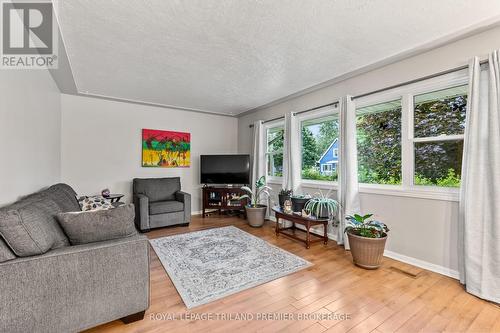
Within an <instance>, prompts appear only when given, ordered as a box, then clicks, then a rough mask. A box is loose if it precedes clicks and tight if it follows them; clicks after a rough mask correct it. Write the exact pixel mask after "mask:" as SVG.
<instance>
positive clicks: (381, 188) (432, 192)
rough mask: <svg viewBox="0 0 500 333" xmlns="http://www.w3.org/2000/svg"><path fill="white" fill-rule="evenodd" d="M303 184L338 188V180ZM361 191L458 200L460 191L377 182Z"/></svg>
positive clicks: (278, 182) (276, 180)
mask: <svg viewBox="0 0 500 333" xmlns="http://www.w3.org/2000/svg"><path fill="white" fill-rule="evenodd" d="M267 182H268V183H269V184H273V185H281V184H283V179H282V178H270V179H268V181H267ZM301 185H302V186H303V187H305V188H313V189H321V190H333V191H337V190H338V183H337V182H329V181H324V180H307V179H304V180H302V181H301ZM359 193H366V194H378V195H390V196H395V197H407V198H419V199H431V200H441V201H454V202H458V200H459V197H460V193H459V190H458V189H457V188H433V187H422V188H412V189H409V188H403V187H401V186H396V185H375V184H359Z"/></svg>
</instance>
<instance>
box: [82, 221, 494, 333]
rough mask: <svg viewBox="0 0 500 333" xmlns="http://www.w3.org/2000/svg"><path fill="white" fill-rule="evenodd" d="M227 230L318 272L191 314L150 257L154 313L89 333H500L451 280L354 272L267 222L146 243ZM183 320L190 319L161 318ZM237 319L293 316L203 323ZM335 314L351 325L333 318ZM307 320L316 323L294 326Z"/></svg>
mask: <svg viewBox="0 0 500 333" xmlns="http://www.w3.org/2000/svg"><path fill="white" fill-rule="evenodd" d="M225 225H234V226H237V227H239V228H241V229H242V230H245V231H247V232H249V233H251V234H253V235H256V236H259V237H261V238H262V239H264V240H266V241H268V242H270V243H272V244H274V245H277V246H279V247H281V248H283V249H285V250H287V251H290V252H292V253H294V254H296V255H298V256H301V257H303V258H305V259H307V260H309V261H311V262H313V263H314V264H315V265H314V266H312V267H310V268H308V269H305V270H302V271H299V272H297V273H294V274H291V275H288V276H286V277H283V278H280V279H278V280H274V281H271V282H269V283H266V284H263V285H261V286H258V287H255V288H251V289H248V290H245V291H242V292H240V293H238V294H235V295H232V296H229V297H226V298H223V299H221V300H218V301H215V302H213V303H210V304H207V305H203V306H201V307H198V308H195V309H193V310H191V311H188V310H186V308H185V306H184V304H183V302H182V300H181V298H180V297H179V295H178V294H177V291H176V289H175V287H174V286H173V284H172V282H171V281H170V279H169V277H168V275H167V274H166V273H165V271H164V269H163V267H162V265H161V263H160V261H159V260H158V257H157V256H156V254H155V253H154V251H153V250H151V306H150V308H149V309H148V311H147V312H146V316H145V318H144V320H142V321H140V322H135V323H132V324H128V325H124V324H123V323H121V322H119V321H115V322H112V323H108V324H105V325H102V326H99V327H96V328H93V329H91V330H89V331H88V332H95V333H96V332H109V333H111V332H136V333H139V332H141V333H149V332H151V333H153V332H155V333H159V332H280V331H281V332H347V331H349V332H376V333H383V332H418V331H421V332H438V331H444V332H500V308H499V307H497V306H496V305H494V304H492V303H489V302H486V301H483V300H481V299H479V298H476V297H474V296H472V295H470V294H468V293H466V292H465V291H464V289H463V287H462V286H461V285H460V284H459V283H458V281H456V280H454V279H451V278H448V277H445V276H442V275H439V274H436V273H432V272H429V271H426V270H423V269H420V268H417V267H413V266H410V265H407V264H404V263H401V262H398V261H395V260H392V259H389V258H384V263H383V266H382V267H381V268H380V269H378V270H375V271H369V270H364V269H361V268H357V267H355V266H354V265H353V264H352V262H351V256H350V254H349V252H346V251H344V249H343V248H342V247H339V246H337V245H336V243H335V242H333V241H329V244H328V245H327V246H324V245H323V244H321V243H317V244H314V245H312V246H311V248H310V249H309V250H306V249H305V247H304V245H303V244H302V243H299V242H295V241H293V240H290V239H288V238H285V237H282V236H280V237H279V238H276V236H275V234H274V230H273V224H272V223H271V222H268V223H266V225H265V226H264V227H263V228H258V229H254V228H251V227H249V226H248V225H247V224H245V223H244V220H242V219H240V218H236V217H221V218H219V217H209V218H205V219H202V218H201V217H194V218H193V221H192V222H191V225H190V226H189V227H179V228H164V229H158V230H154V231H151V232H149V233H148V237H149V238H157V237H162V236H166V235H171V234H176V233H184V232H189V231H193V230H200V229H204V228H212V227H219V226H225ZM186 313H189V314H191V318H190V319H191V320H167V319H171V318H165V317H164V318H163V320H162V318H161V316H169V315H170V316H173V315H177V316H180V315H181V314H186ZM238 313H242V314H245V313H252V314H255V315H256V314H257V313H268V314H280V313H281V314H290V313H292V314H294V315H295V317H293V319H295V320H203V319H204V318H203V315H207V314H233V315H236V314H238ZM335 313H336V314H347V315H349V319H347V320H334V319H333V318H330V317H331V314H335ZM307 314H314V315H315V317H314V318H312V319H311V318H305V319H307V320H297V316H299V315H302V316H304V315H307ZM327 315H330V317H328V316H327ZM152 316H153V317H154V319H153V318H152ZM323 318H324V319H323ZM158 319H160V320H158ZM243 319H244V318H243Z"/></svg>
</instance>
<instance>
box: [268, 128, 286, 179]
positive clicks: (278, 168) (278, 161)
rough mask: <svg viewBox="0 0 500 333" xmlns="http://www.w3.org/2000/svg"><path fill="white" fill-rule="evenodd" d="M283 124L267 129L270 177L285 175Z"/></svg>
mask: <svg viewBox="0 0 500 333" xmlns="http://www.w3.org/2000/svg"><path fill="white" fill-rule="evenodd" d="M284 132H285V130H284V128H283V126H276V127H271V128H268V129H267V150H266V158H267V175H268V176H270V177H282V176H283V140H284Z"/></svg>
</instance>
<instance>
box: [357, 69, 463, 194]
mask: <svg viewBox="0 0 500 333" xmlns="http://www.w3.org/2000/svg"><path fill="white" fill-rule="evenodd" d="M467 83H468V71H467V70H466V69H465V70H462V71H459V72H454V73H450V74H447V75H442V76H439V77H436V78H433V79H429V80H426V81H421V82H417V83H413V84H410V85H407V86H404V87H399V88H396V89H392V90H389V91H386V92H382V93H379V94H374V95H369V96H366V97H363V98H360V99H359V100H357V101H356V109H358V108H362V107H365V106H370V105H374V104H378V103H384V102H390V101H394V100H398V99H401V164H402V170H401V176H402V184H401V185H384V184H364V183H360V184H359V191H360V193H372V194H380V195H393V196H399V197H412V198H424V199H436V200H445V201H458V200H459V189H458V188H450V187H439V186H436V187H434V186H422V185H414V184H413V181H414V143H415V142H434V141H447V140H461V139H463V138H464V135H440V136H437V137H426V138H414V137H413V126H414V123H413V122H414V117H413V112H414V107H413V97H414V96H416V95H420V94H425V93H428V92H431V91H436V90H442V89H448V88H452V87H456V86H459V85H464V84H467Z"/></svg>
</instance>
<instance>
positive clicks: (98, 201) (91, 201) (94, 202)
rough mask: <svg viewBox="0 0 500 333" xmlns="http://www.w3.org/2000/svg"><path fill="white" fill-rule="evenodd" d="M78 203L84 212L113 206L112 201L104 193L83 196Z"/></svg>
mask: <svg viewBox="0 0 500 333" xmlns="http://www.w3.org/2000/svg"><path fill="white" fill-rule="evenodd" d="M78 203H79V204H80V208H81V210H82V212H88V211H91V210H105V209H111V208H113V205H112V204H111V201H109V200H108V199H106V198H105V197H103V196H102V195H94V196H82V197H79V198H78Z"/></svg>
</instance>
